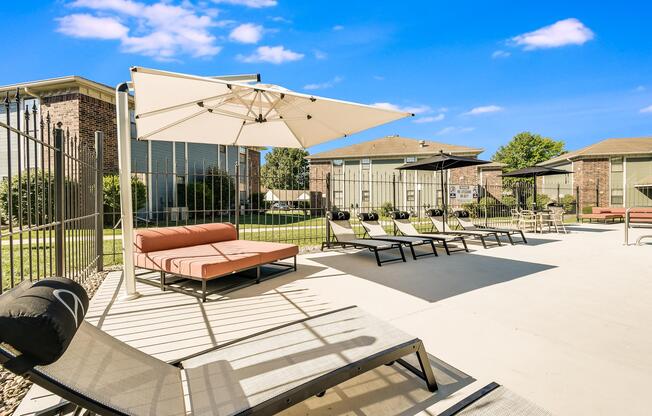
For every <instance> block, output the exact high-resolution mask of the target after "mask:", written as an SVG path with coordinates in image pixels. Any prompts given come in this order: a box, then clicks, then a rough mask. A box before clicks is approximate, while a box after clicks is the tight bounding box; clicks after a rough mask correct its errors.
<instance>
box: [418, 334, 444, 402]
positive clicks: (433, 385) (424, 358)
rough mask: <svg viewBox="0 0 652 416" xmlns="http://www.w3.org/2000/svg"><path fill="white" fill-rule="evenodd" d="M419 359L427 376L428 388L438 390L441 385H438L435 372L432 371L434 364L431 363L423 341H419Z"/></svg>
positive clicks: (425, 376) (424, 374)
mask: <svg viewBox="0 0 652 416" xmlns="http://www.w3.org/2000/svg"><path fill="white" fill-rule="evenodd" d="M416 354H417V359H418V360H419V366H420V367H421V372H422V373H423V377H424V378H425V381H426V384H427V385H428V390H429V391H431V392H435V391H437V389H438V388H439V386H437V380H436V379H435V374H434V373H433V371H432V366H431V365H430V360H429V359H428V353H427V352H426V349H425V347H424V346H423V342H419V345H418V347H417V351H416Z"/></svg>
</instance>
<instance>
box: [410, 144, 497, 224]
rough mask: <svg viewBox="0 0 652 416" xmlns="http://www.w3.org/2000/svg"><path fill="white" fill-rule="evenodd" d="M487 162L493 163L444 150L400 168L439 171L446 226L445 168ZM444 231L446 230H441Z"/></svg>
mask: <svg viewBox="0 0 652 416" xmlns="http://www.w3.org/2000/svg"><path fill="white" fill-rule="evenodd" d="M485 163H491V162H489V161H487V160H480V159H475V158H472V157H463V156H455V155H451V154H449V153H444V152H443V151H442V150H440V151H439V154H438V155H435V156H432V157H429V158H426V159H422V160H419V161H416V162H412V163H406V164H405V165H403V166H400V167H398V168H397V169H400V170H431V171H437V170H438V171H439V177H440V179H441V193H442V200H443V201H442V202H443V203H442V205H443V209H444V218H443V219H444V221H443V222H444V226H446V205H447V204H446V192H444V170H446V169H455V168H463V167H465V166H475V165H484V164H485ZM441 231H442V232H444V231H445V230H441Z"/></svg>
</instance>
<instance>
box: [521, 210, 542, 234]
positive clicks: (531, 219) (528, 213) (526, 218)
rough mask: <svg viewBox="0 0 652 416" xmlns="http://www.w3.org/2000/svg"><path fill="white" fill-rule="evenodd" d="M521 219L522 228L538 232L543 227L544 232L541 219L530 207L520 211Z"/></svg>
mask: <svg viewBox="0 0 652 416" xmlns="http://www.w3.org/2000/svg"><path fill="white" fill-rule="evenodd" d="M520 215H521V217H520V219H519V224H520V226H519V228H520V229H521V230H531V231H532V232H535V233H536V232H537V230H539V228H541V232H543V227H542V226H541V221H540V220H539V218H537V214H536V212H534V211H532V210H529V209H524V210H522V211H521V212H520Z"/></svg>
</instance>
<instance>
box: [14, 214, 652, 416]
mask: <svg viewBox="0 0 652 416" xmlns="http://www.w3.org/2000/svg"><path fill="white" fill-rule="evenodd" d="M570 228H571V230H572V232H571V233H570V234H566V235H564V234H543V235H533V234H530V235H528V239H529V240H530V244H529V245H522V244H518V245H515V246H504V247H496V248H490V249H487V250H483V249H482V248H480V247H478V246H477V245H473V246H472V250H473V252H472V253H470V254H463V253H456V254H454V255H452V256H445V255H443V253H442V254H441V255H440V256H439V257H438V258H435V257H432V256H430V257H423V258H420V259H419V260H418V261H413V260H411V259H408V262H407V263H394V264H387V265H384V266H383V267H381V268H378V267H377V266H376V265H375V260H374V258H373V255H372V254H370V253H365V252H360V253H356V254H350V253H347V252H344V251H331V252H327V253H313V254H305V255H302V256H300V258H299V261H298V262H299V270H298V271H297V272H296V273H290V274H287V275H284V276H282V277H279V278H276V279H272V280H268V281H266V282H263V283H261V284H260V285H254V286H250V287H248V288H246V289H242V290H239V291H237V292H233V293H231V294H229V295H228V297H226V298H222V299H218V298H219V297H217V296H213V297H212V298H213V299H212V300H211V301H209V302H206V303H204V304H202V303H201V302H200V301H198V300H197V299H195V298H192V297H190V296H187V295H182V294H178V293H173V292H160V291H159V290H158V289H157V288H155V287H151V286H147V285H142V284H139V287H138V288H139V290H140V291H141V292H142V294H143V295H144V296H142V297H141V298H139V299H137V300H135V301H129V302H124V301H120V300H119V296H120V295H121V291H120V287H119V285H120V278H121V276H120V273H118V272H114V273H111V274H110V275H109V276H108V277H107V279H106V280H105V281H104V283H103V285H102V287H101V288H100V289H99V291H98V293H97V295H96V296H95V298H94V299H93V301H92V305H91V308H90V311H89V313H88V314H87V320H88V321H90V322H91V323H93V324H95V325H98V326H100V327H101V328H102V329H103V330H105V331H106V332H108V333H110V334H112V335H114V336H116V337H117V338H119V339H121V340H123V341H125V342H127V343H129V344H130V345H132V346H135V347H137V348H140V349H142V350H143V351H145V352H147V353H150V354H152V355H154V356H156V357H158V358H160V359H163V360H171V359H175V358H179V357H181V356H185V355H187V354H190V353H193V352H197V351H200V350H202V349H205V348H207V347H210V346H213V345H216V344H221V343H223V342H225V341H228V340H232V339H235V338H238V337H241V336H244V335H247V334H250V333H253V332H256V331H259V330H262V329H265V328H269V327H272V326H276V325H279V324H282V323H285V322H290V321H293V320H297V319H301V318H304V317H305V316H309V315H313V314H317V313H321V312H324V311H327V310H331V309H335V308H339V307H342V306H347V305H352V304H356V305H358V306H360V307H362V308H364V309H366V310H367V311H369V312H370V313H372V314H375V315H377V316H379V317H381V318H382V319H385V320H388V321H390V322H391V323H393V324H394V325H395V326H397V327H399V328H401V329H403V330H405V331H407V332H409V333H412V334H414V335H417V336H419V337H420V338H421V339H422V340H423V341H424V343H425V345H426V348H427V350H428V352H429V353H430V355H431V356H432V357H433V364H434V366H435V372H436V376H437V377H438V381H439V382H440V385H441V388H440V391H439V392H437V393H436V394H434V395H433V394H431V393H428V392H427V390H426V389H424V388H423V384H422V382H421V381H420V380H419V379H417V378H415V377H414V376H412V375H411V374H410V373H408V372H406V371H402V370H401V369H400V368H396V366H392V367H382V368H380V369H378V370H375V371H372V372H370V373H367V374H365V375H363V376H360V377H358V378H355V379H353V380H351V381H349V382H347V383H344V384H342V385H340V386H338V387H337V388H335V389H332V390H330V391H328V392H327V394H326V396H324V397H323V398H312V399H310V400H308V401H306V402H304V403H301V404H298V405H296V406H294V407H293V408H291V409H289V410H288V411H287V412H286V414H288V415H305V414H337V415H342V414H352V415H353V414H355V415H380V414H406V415H412V414H438V413H440V412H441V411H443V410H445V409H446V408H448V407H450V406H451V405H453V404H454V403H456V402H458V401H459V400H461V399H462V398H464V397H466V396H468V395H469V394H470V393H472V392H473V391H475V390H477V389H479V388H481V387H482V386H484V385H486V384H487V383H489V382H491V381H496V382H498V383H500V384H502V385H504V386H505V387H507V388H508V389H510V390H511V391H513V392H515V393H516V394H518V395H520V396H522V397H524V398H525V399H527V400H529V401H531V402H533V403H534V404H536V405H539V406H541V407H542V408H544V409H546V410H548V411H550V412H551V413H553V414H558V415H577V414H592V415H612V414H621V413H627V414H630V415H647V414H649V413H650V410H649V404H648V403H647V393H648V390H649V389H650V387H652V381H651V380H650V375H651V374H652V355H651V354H650V351H652V330H651V329H652V302H650V299H652V280H651V279H650V278H651V277H652V265H651V264H650V260H649V259H650V258H651V254H652V252H651V251H650V250H651V247H650V246H624V245H623V225H622V224H615V225H602V224H585V225H575V226H572V227H570ZM648 233H650V230H632V232H631V235H630V240H632V239H635V238H636V237H637V236H638V235H641V234H648ZM57 400H58V399H57V398H56V397H53V396H52V395H50V394H48V393H47V392H45V391H44V390H42V389H40V388H32V390H31V391H30V393H29V394H28V396H27V397H26V399H25V400H24V401H23V403H22V404H21V406H20V408H19V409H18V411H17V412H16V414H17V415H25V414H32V413H33V412H34V411H36V410H38V409H42V408H44V407H46V406H48V405H50V404H53V403H56V402H57Z"/></svg>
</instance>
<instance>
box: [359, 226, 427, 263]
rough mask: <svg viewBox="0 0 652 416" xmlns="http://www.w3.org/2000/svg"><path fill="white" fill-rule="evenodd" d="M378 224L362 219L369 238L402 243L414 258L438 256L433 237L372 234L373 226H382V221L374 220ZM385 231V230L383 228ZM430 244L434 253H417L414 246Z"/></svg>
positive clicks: (365, 234) (365, 232)
mask: <svg viewBox="0 0 652 416" xmlns="http://www.w3.org/2000/svg"><path fill="white" fill-rule="evenodd" d="M374 222H376V224H372V223H371V221H363V220H360V224H362V227H363V228H364V230H365V231H364V235H363V237H365V236H367V235H368V236H369V238H373V239H375V240H386V241H392V242H395V243H401V244H403V245H404V246H406V247H409V248H410V253H411V254H412V258H413V259H414V260H416V259H417V258H419V257H425V256H431V255H434V256H435V257H438V256H439V254H437V247H435V242H434V240H433V239H431V238H420V237H409V236H407V235H389V234H387V233H385V234H384V235H379V234H376V235H371V233H372V232H373V228H374V227H375V226H378V227H381V228H382V226H381V225H380V223H379V222H378V221H374ZM383 232H385V231H384V230H383ZM426 244H429V245H430V247H431V248H432V253H423V254H417V253H416V251H415V250H414V247H417V246H423V245H426Z"/></svg>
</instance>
